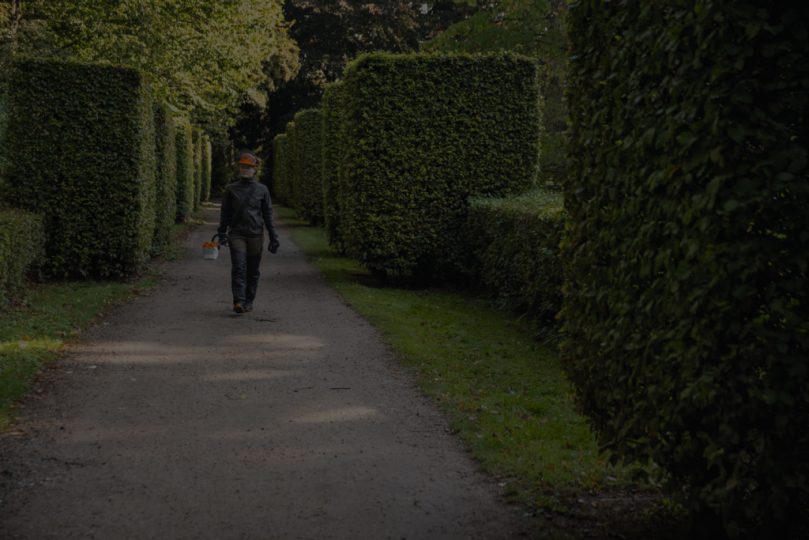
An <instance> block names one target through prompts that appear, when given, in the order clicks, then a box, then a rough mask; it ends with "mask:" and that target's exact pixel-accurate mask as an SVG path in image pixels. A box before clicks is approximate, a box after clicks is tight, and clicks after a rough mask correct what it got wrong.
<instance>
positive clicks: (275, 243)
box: [267, 238, 281, 253]
mask: <svg viewBox="0 0 809 540" xmlns="http://www.w3.org/2000/svg"><path fill="white" fill-rule="evenodd" d="M280 246H281V244H279V243H278V240H276V239H275V238H273V239H272V240H270V245H269V247H268V248H267V249H269V251H270V253H275V252H277V251H278V248H279V247H280Z"/></svg>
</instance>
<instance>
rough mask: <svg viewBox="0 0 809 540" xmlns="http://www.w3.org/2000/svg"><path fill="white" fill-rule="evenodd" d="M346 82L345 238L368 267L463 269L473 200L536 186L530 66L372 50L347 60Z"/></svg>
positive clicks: (522, 61)
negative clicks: (465, 230) (461, 263)
mask: <svg viewBox="0 0 809 540" xmlns="http://www.w3.org/2000/svg"><path fill="white" fill-rule="evenodd" d="M344 85H345V92H346V96H345V99H344V106H345V107H346V112H345V114H344V116H343V119H344V120H343V125H342V127H341V128H340V129H339V130H338V131H339V133H340V134H341V136H342V137H344V140H343V142H342V143H340V144H341V147H342V148H343V149H344V150H345V151H344V152H343V155H342V160H344V161H343V163H342V164H341V165H340V167H339V169H340V174H341V175H342V176H344V179H343V180H341V181H339V182H338V184H339V190H338V194H337V197H338V203H337V204H338V206H339V209H340V220H339V223H340V231H339V237H340V240H341V241H342V242H343V243H344V244H345V247H346V249H347V251H348V253H349V254H350V255H352V256H355V257H356V258H358V259H359V260H361V261H362V262H363V263H364V264H365V265H366V266H367V267H369V268H370V269H371V270H373V271H377V272H384V273H388V274H396V275H405V276H408V275H419V276H420V277H429V276H436V275H445V274H447V273H448V272H450V273H451V272H455V271H457V270H458V266H459V261H460V260H461V259H462V258H463V253H462V242H461V241H460V240H461V237H462V232H461V231H462V228H463V225H464V223H465V221H466V212H467V208H468V202H467V201H468V198H469V197H470V196H474V195H491V196H503V195H507V194H509V193H520V192H525V191H527V190H529V189H531V188H533V187H534V185H535V182H536V178H537V172H538V166H539V138H540V131H541V121H540V108H539V101H540V96H539V91H538V77H537V69H536V65H535V63H534V62H533V61H532V60H530V59H527V58H524V57H519V56H516V55H509V54H503V55H489V56H471V55H453V56H433V55H421V54H412V55H390V54H383V53H375V54H371V55H366V56H362V57H360V58H359V59H358V60H356V61H354V62H353V63H352V64H350V65H349V67H348V68H347V69H346V73H345V79H344Z"/></svg>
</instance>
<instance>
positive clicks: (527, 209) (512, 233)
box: [466, 191, 564, 321]
mask: <svg viewBox="0 0 809 540" xmlns="http://www.w3.org/2000/svg"><path fill="white" fill-rule="evenodd" d="M563 216H564V214H563V212H562V196H561V194H559V193H553V192H551V193H549V192H546V191H535V192H531V193H527V194H525V195H521V196H518V197H508V198H479V199H473V200H472V201H471V203H470V207H469V217H468V221H467V226H466V236H467V240H466V246H467V250H468V252H469V254H470V258H471V265H470V270H471V273H472V277H473V279H474V281H475V282H476V283H477V284H478V285H480V286H482V287H483V288H484V289H486V290H487V291H490V292H492V293H493V294H494V295H495V296H496V297H497V298H498V300H499V301H500V302H501V303H502V305H503V306H504V307H509V308H511V309H514V310H516V311H518V312H521V313H526V314H528V315H530V316H531V317H534V318H537V319H539V320H542V321H550V320H553V318H554V317H555V316H556V314H557V312H558V311H559V308H560V307H561V304H562V266H561V262H560V260H559V242H560V241H561V239H562V230H563V228H564V217H563Z"/></svg>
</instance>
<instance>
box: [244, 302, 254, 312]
mask: <svg viewBox="0 0 809 540" xmlns="http://www.w3.org/2000/svg"><path fill="white" fill-rule="evenodd" d="M242 308H243V309H244V312H245V313H249V312H251V311H253V304H247V303H246V304H244V306H242Z"/></svg>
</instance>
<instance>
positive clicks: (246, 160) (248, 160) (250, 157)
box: [238, 152, 259, 168]
mask: <svg viewBox="0 0 809 540" xmlns="http://www.w3.org/2000/svg"><path fill="white" fill-rule="evenodd" d="M238 163H239V165H244V166H245V167H252V168H256V167H258V164H259V159H258V158H257V157H256V155H255V154H253V153H251V152H242V154H241V155H240V156H239V161H238Z"/></svg>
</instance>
